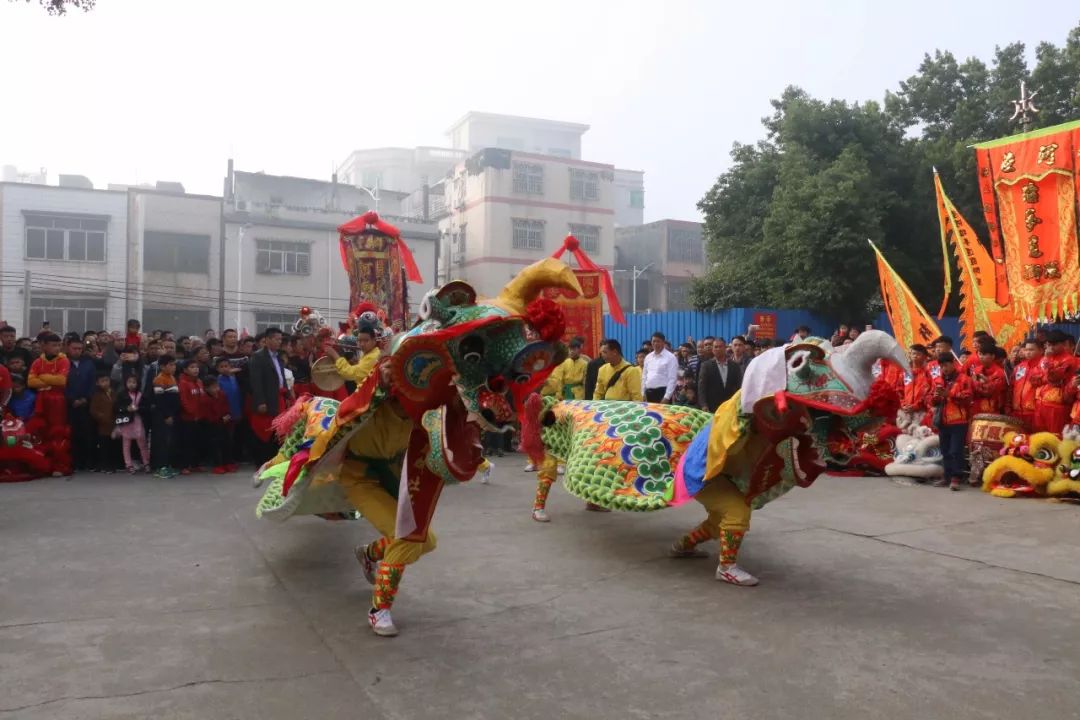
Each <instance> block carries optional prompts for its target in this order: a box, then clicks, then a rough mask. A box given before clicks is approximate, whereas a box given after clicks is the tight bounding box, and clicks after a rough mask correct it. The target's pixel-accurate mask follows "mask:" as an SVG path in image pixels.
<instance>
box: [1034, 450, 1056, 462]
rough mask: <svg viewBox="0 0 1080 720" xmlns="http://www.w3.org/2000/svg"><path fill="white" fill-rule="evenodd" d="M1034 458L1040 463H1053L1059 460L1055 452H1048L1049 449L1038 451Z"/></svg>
mask: <svg viewBox="0 0 1080 720" xmlns="http://www.w3.org/2000/svg"><path fill="white" fill-rule="evenodd" d="M1034 458H1035V459H1036V460H1038V461H1040V462H1053V461H1054V460H1057V456H1055V455H1054V453H1053V451H1051V450H1048V449H1047V448H1039V449H1038V450H1036V451H1035V455H1034Z"/></svg>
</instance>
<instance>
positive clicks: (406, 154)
mask: <svg viewBox="0 0 1080 720" xmlns="http://www.w3.org/2000/svg"><path fill="white" fill-rule="evenodd" d="M465 155H466V153H465V152H464V151H461V150H451V149H449V148H436V147H417V148H374V149H371V150H354V151H353V152H352V153H350V154H349V157H347V158H346V159H345V161H344V162H343V163H341V165H340V166H338V170H337V175H338V180H339V181H340V182H343V183H345V184H346V185H355V186H358V187H365V188H369V189H372V190H375V191H376V192H379V191H382V190H396V191H398V192H405V193H411V192H413V191H415V190H419V189H420V188H422V187H423V186H424V185H434V184H436V183H437V182H439V181H440V180H442V179H444V178H445V177H446V175H447V173H449V172H450V169H451V168H452V167H454V165H456V164H457V163H458V161H460V160H461V159H462V158H464V157H465Z"/></svg>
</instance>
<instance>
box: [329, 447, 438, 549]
mask: <svg viewBox="0 0 1080 720" xmlns="http://www.w3.org/2000/svg"><path fill="white" fill-rule="evenodd" d="M338 483H339V484H340V485H341V487H342V489H343V490H344V491H345V495H346V497H348V498H349V502H350V503H351V504H352V506H353V507H354V508H356V510H357V511H358V512H359V513H360V514H361V515H363V516H364V519H365V520H367V521H368V522H369V523H371V524H372V525H373V526H375V529H376V530H378V531H379V532H380V533H382V534H383V536H384V537H386V538H387V540H388V541H389V543H388V544H387V545H386V550H385V552H384V554H383V556H382V558H379V559H381V560H384V561H386V562H387V563H390V564H397V565H411V564H412V563H414V562H416V561H417V560H419V559H420V557H421V556H422V555H426V554H427V553H429V552H431V551H432V550H434V549H435V545H436V542H437V541H436V539H435V533H434V532H431V531H430V530H429V531H428V535H427V540H425V541H424V542H413V541H411V540H402V539H400V538H396V537H394V526H395V524H396V523H397V498H395V497H394V496H393V495H391V494H390V493H388V492H386V490H384V489H383V487H382V485H380V484H379V481H378V479H376V478H374V477H371V476H369V474H368V473H367V463H365V462H364V461H363V460H355V459H347V460H346V461H345V462H344V463H343V464H342V466H341V473H340V474H339V475H338Z"/></svg>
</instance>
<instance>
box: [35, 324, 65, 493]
mask: <svg viewBox="0 0 1080 720" xmlns="http://www.w3.org/2000/svg"><path fill="white" fill-rule="evenodd" d="M39 340H40V342H41V346H42V350H43V352H42V354H41V356H40V357H39V358H38V359H37V360H35V361H34V362H33V363H31V365H30V375H29V377H27V380H26V384H27V386H28V387H30V388H31V389H33V390H36V391H37V400H36V401H35V402H34V414H33V416H32V417H31V418H30V422H29V423H27V425H26V429H27V430H28V431H29V432H30V433H31V434H32V435H36V436H37V437H39V438H41V439H42V442H43V443H44V448H43V451H44V452H45V454H46V455H48V456H49V457H50V458H51V459H52V461H53V469H54V472H53V475H54V476H59V475H70V474H71V428H70V427H69V426H68V419H67V399H66V398H65V397H64V390H65V387H66V386H67V377H68V370H69V369H70V364H69V363H68V359H67V357H65V356H64V353H62V352H60V336H59V335H57V334H55V333H46V334H43V335H41V336H40V337H39Z"/></svg>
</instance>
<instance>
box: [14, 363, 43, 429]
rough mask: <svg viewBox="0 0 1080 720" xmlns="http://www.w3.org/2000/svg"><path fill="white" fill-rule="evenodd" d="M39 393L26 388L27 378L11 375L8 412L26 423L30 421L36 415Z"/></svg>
mask: <svg viewBox="0 0 1080 720" xmlns="http://www.w3.org/2000/svg"><path fill="white" fill-rule="evenodd" d="M36 397H37V393H35V392H34V391H33V390H28V389H27V388H26V378H25V377H23V376H22V375H17V374H15V373H12V375H11V400H9V401H8V412H10V413H11V414H12V415H14V416H15V417H17V418H19V419H20V420H22V421H23V422H24V423H25V422H28V421H29V420H30V416H31V415H33V414H34V400H35V398H36Z"/></svg>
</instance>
